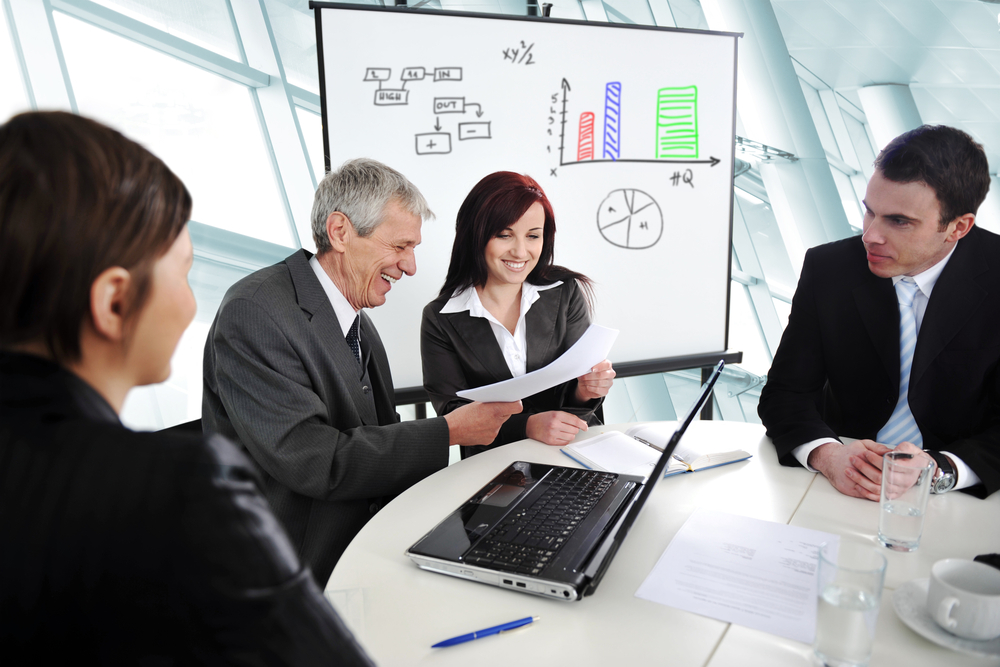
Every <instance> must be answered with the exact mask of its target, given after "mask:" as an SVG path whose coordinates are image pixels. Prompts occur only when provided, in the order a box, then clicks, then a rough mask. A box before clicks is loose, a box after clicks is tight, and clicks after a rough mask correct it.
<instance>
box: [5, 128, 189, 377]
mask: <svg viewBox="0 0 1000 667" xmlns="http://www.w3.org/2000/svg"><path fill="white" fill-rule="evenodd" d="M190 216H191V195H190V193H188V191H187V188H185V187H184V184H183V183H182V182H181V180H180V179H179V178H178V177H177V176H176V175H174V173H173V172H171V171H170V169H169V168H168V167H167V165H165V164H164V163H163V162H162V161H161V160H160V159H159V158H157V157H156V156H155V155H153V154H152V153H150V152H149V151H148V150H146V149H145V148H143V147H142V146H140V145H139V144H137V143H135V142H134V141H132V140H130V139H127V138H125V137H124V136H122V134H120V133H119V132H117V131H115V130H112V129H111V128H109V127H106V126H104V125H102V124H100V123H98V122H96V121H93V120H90V119H89V118H84V117H82V116H77V115H74V114H71V113H65V112H58V111H57V112H31V113H23V114H19V115H17V116H14V117H13V118H11V119H10V120H9V121H7V123H5V124H4V125H2V126H0V285H2V286H3V287H2V289H0V294H2V296H0V348H8V347H10V346H12V345H17V344H23V343H30V342H40V343H42V344H43V345H45V347H46V349H47V350H48V352H49V354H51V356H52V358H53V359H54V360H56V361H58V362H60V363H66V362H73V361H77V360H78V359H79V358H80V352H81V350H80V333H81V330H82V327H83V325H84V323H85V322H87V321H89V318H90V317H91V314H90V289H91V285H92V284H93V282H94V280H95V279H96V278H97V277H98V276H99V275H100V274H101V273H102V272H103V271H105V270H107V269H108V268H111V267H114V266H120V267H122V268H124V269H126V270H128V271H129V273H130V274H131V275H132V282H131V284H132V287H131V288H130V294H129V295H128V299H127V302H126V312H125V313H123V314H124V315H125V317H126V318H131V317H132V316H133V315H135V314H136V313H138V312H139V311H140V310H141V309H142V306H143V305H144V303H145V300H146V298H147V297H148V295H149V289H150V281H151V277H152V266H153V263H154V262H155V260H156V259H158V258H159V257H161V256H162V255H163V254H164V253H166V252H167V250H169V249H170V246H171V245H172V244H173V242H174V241H175V240H176V238H177V236H178V235H179V234H180V233H181V231H182V230H183V229H184V225H185V224H186V223H187V221H188V219H189V218H190Z"/></svg>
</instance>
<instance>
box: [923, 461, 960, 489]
mask: <svg viewBox="0 0 1000 667" xmlns="http://www.w3.org/2000/svg"><path fill="white" fill-rule="evenodd" d="M926 451H927V454H929V455H930V457H931V458H932V459H934V462H935V463H937V470H935V471H934V477H933V479H931V493H946V492H948V491H951V490H952V489H954V488H955V483H956V482H957V481H958V476H957V475H956V474H955V466H953V465H952V464H951V459H949V458H948V457H947V456H946V455H944V454H942V453H941V452H934V451H931V450H926Z"/></svg>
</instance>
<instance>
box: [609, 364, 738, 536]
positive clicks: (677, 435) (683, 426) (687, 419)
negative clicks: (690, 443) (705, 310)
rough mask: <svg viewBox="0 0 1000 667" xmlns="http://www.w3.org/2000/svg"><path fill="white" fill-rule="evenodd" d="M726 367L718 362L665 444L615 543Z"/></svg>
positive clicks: (623, 533) (650, 490)
mask: <svg viewBox="0 0 1000 667" xmlns="http://www.w3.org/2000/svg"><path fill="white" fill-rule="evenodd" d="M725 365H726V362H725V361H719V363H718V365H716V367H715V369H714V370H713V371H712V375H711V376H710V377H709V378H708V380H707V381H706V382H705V384H704V385H702V388H701V394H699V395H698V398H697V400H695V402H694V405H692V406H691V409H690V410H688V412H687V415H685V416H684V419H683V420H682V421H681V422H679V423H678V424H677V430H676V431H674V434H673V435H672V436H671V437H670V441H669V442H668V443H667V445H666V447H664V448H663V454H661V455H660V460H659V461H657V462H656V465H655V466H654V467H653V472H651V473H650V475H649V481H647V482H646V483H645V484H644V485H643V487H642V490H641V491H640V492H639V496H638V497H637V498H636V500H635V502H634V503H632V507H630V508H629V511H628V515H626V517H625V519H624V520H623V521H622V523H621V526H620V527H619V529H618V533H617V534H616V535H615V541H616V542H621V541H622V540H623V539H624V538H625V535H626V534H627V533H628V531H629V528H631V527H632V524H633V523H634V522H635V520H636V518H637V517H638V516H639V511H640V510H641V509H642V506H643V505H645V504H646V500H647V499H648V498H649V494H650V493H652V492H653V487H654V486H656V483H657V482H658V481H659V480H660V478H661V477H663V470H664V469H665V468H666V467H667V463H669V462H670V457H671V456H673V453H674V450H675V449H677V443H678V442H680V440H681V436H682V435H684V431H686V430H687V428H688V426H690V425H691V422H692V421H694V416H695V415H696V414H698V411H699V410H701V407H702V406H703V405H704V404H705V401H707V400H708V398H709V397H710V396H711V395H712V388H713V387H715V383H716V382H717V381H718V380H719V376H720V375H722V368H723V366H725Z"/></svg>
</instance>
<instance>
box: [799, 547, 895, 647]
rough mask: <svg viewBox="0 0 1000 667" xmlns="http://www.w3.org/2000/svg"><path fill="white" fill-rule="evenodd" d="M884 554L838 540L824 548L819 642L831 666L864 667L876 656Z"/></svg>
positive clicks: (819, 586) (819, 574)
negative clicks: (873, 649) (874, 649)
mask: <svg viewBox="0 0 1000 667" xmlns="http://www.w3.org/2000/svg"><path fill="white" fill-rule="evenodd" d="M885 567H886V561H885V556H883V555H882V554H881V553H879V550H878V548H877V547H875V546H872V545H870V544H866V543H862V542H855V541H852V540H839V541H837V542H830V543H828V544H824V545H822V546H821V547H820V548H819V567H818V568H817V570H816V573H817V587H816V592H817V608H816V641H815V643H814V644H813V650H814V651H815V653H816V658H817V659H818V660H819V662H820V664H822V665H826V666H827V667H864V666H866V665H867V664H868V661H869V660H870V659H871V656H872V645H873V644H874V642H875V622H876V621H877V620H878V610H879V603H880V601H881V599H882V585H883V583H884V582H885Z"/></svg>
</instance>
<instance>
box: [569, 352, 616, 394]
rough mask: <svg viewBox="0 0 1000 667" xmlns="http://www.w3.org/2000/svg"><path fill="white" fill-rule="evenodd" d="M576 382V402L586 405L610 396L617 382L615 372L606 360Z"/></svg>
mask: <svg viewBox="0 0 1000 667" xmlns="http://www.w3.org/2000/svg"><path fill="white" fill-rule="evenodd" d="M576 380H577V384H576V400H577V401H579V402H580V403H586V402H587V401H590V400H593V399H595V398H601V397H603V396H607V395H608V392H609V391H610V390H611V385H612V384H613V383H614V380H615V371H614V369H613V368H611V362H610V361H608V360H607V359H605V360H604V361H602V362H601V363H599V364H597V365H596V366H594V367H593V368H591V369H590V372H589V373H587V374H586V375H581V376H580V377H578V378H577V379H576Z"/></svg>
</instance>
